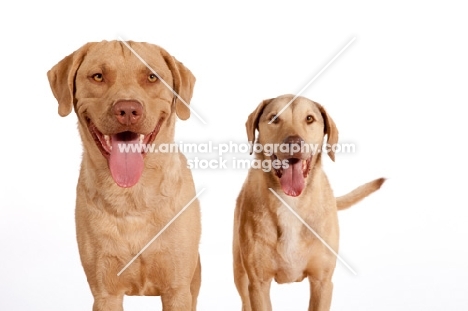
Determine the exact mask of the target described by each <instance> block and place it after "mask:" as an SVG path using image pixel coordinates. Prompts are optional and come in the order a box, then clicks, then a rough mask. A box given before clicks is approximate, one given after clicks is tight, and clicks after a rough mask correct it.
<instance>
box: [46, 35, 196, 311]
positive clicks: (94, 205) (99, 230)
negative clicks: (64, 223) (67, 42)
mask: <svg viewBox="0 0 468 311" xmlns="http://www.w3.org/2000/svg"><path fill="white" fill-rule="evenodd" d="M128 43H129V44H130V45H131V47H132V48H133V49H134V50H135V51H136V52H137V53H138V54H139V55H141V57H142V58H144V60H145V61H146V62H147V63H148V64H149V65H150V66H151V67H152V68H153V69H154V70H155V71H156V72H157V73H158V74H159V75H160V76H161V77H162V78H163V79H164V80H165V81H166V82H167V83H168V84H169V85H173V86H174V90H175V91H176V92H177V93H178V94H179V95H180V96H181V97H182V99H184V100H185V102H186V103H189V102H190V99H191V97H192V92H193V85H194V83H195V78H194V76H193V75H192V73H191V72H190V71H189V70H188V69H187V68H186V67H185V66H184V65H183V64H182V63H180V62H178V61H177V60H176V59H175V58H173V57H172V56H171V55H169V54H168V53H167V52H166V51H165V50H163V49H162V48H160V47H158V46H155V45H152V44H147V43H136V42H128ZM96 72H100V73H102V75H103V77H104V80H103V82H101V83H96V81H93V77H92V75H93V74H95V73H96ZM149 74H151V71H150V70H149V69H148V68H147V67H146V66H145V65H144V64H143V63H142V62H141V61H140V60H138V59H137V57H135V55H133V54H132V53H131V52H130V50H129V49H128V48H127V47H126V46H125V45H124V44H123V43H121V42H118V41H111V42H107V41H103V42H94V43H88V44H86V45H84V46H83V47H82V48H80V49H78V50H77V51H75V52H74V53H72V54H71V55H69V56H67V57H65V58H64V59H63V60H62V61H60V62H59V63H58V64H57V65H55V66H54V67H53V68H52V69H51V70H50V71H49V72H48V74H47V75H48V78H49V82H50V86H51V88H52V91H53V93H54V95H55V97H56V99H57V101H58V103H59V114H60V115H61V116H66V115H68V114H69V113H70V112H71V111H72V109H73V108H74V110H75V112H76V114H77V116H78V124H79V131H80V134H81V138H82V141H83V149H84V151H83V158H82V163H81V170H80V176H79V181H78V186H77V198H76V232H77V240H78V246H79V251H80V257H81V262H82V264H83V267H84V270H85V273H86V276H87V279H88V283H89V286H90V288H91V291H92V294H93V296H94V305H93V310H94V311H98V310H99V311H104V310H109V311H117V310H123V309H122V308H123V307H122V300H123V297H124V295H157V296H161V299H162V304H163V310H165V311H173V310H184V311H186V310H196V302H197V296H198V291H199V287H200V279H201V272H200V269H201V268H200V261H199V255H198V245H199V240H200V231H201V224H200V208H199V203H198V201H197V200H195V201H194V202H193V203H192V204H191V206H189V207H188V208H187V209H186V211H185V212H184V213H183V214H181V216H180V217H179V218H178V219H176V220H175V221H174V222H173V223H172V224H171V226H169V228H168V229H167V230H166V231H164V232H163V233H162V234H161V235H160V236H159V238H158V239H156V240H155V241H154V243H152V244H151V245H150V246H149V248H147V249H146V250H145V251H144V252H143V253H142V254H141V255H140V256H139V257H138V259H136V261H135V262H133V264H131V265H130V266H129V267H128V269H127V270H125V271H124V272H123V273H122V274H121V275H120V276H117V273H118V272H119V271H120V270H121V269H122V268H123V267H124V266H125V265H126V264H127V263H128V262H129V261H130V260H131V259H132V258H133V257H134V256H135V255H136V254H137V253H138V252H139V251H140V250H141V249H142V248H143V247H144V246H145V245H146V243H148V242H149V241H150V240H151V239H152V238H153V237H154V236H155V235H156V234H157V233H158V232H159V231H160V230H161V229H162V228H163V227H164V226H165V225H166V224H167V223H168V222H169V221H170V220H171V219H172V218H173V217H174V216H175V215H176V214H177V213H178V212H179V211H180V210H181V209H182V208H183V207H184V206H185V205H186V204H187V203H188V202H189V201H190V200H191V199H192V198H193V197H194V196H195V188H194V184H193V180H192V175H191V172H190V170H189V169H188V168H187V163H186V159H185V157H184V156H183V155H182V154H180V153H148V154H146V156H145V159H144V171H143V173H142V175H141V178H140V180H139V181H138V183H137V184H136V185H134V186H133V187H130V188H121V187H119V186H117V185H116V183H115V182H114V181H113V179H112V178H111V176H110V172H109V166H108V163H107V161H106V159H105V158H104V156H103V155H102V154H101V152H100V151H99V149H98V147H97V145H96V143H95V142H94V141H93V138H92V136H91V134H90V131H89V130H88V122H89V120H91V121H92V123H94V125H95V126H96V127H97V128H98V129H99V131H100V132H102V133H103V134H113V133H119V132H121V131H126V130H133V131H135V132H138V133H142V134H148V133H150V132H152V131H153V129H154V128H155V127H156V124H157V123H158V122H161V128H160V131H159V133H158V135H157V136H156V139H155V141H154V143H155V144H160V143H172V142H173V137H174V125H175V122H176V115H177V116H179V118H181V119H187V118H188V117H189V116H190V110H189V109H188V107H186V106H185V105H184V104H183V103H182V102H181V101H180V100H179V99H174V95H173V93H172V91H171V90H169V89H168V88H167V87H166V86H164V85H163V84H162V83H161V81H158V82H157V83H148V80H147V79H148V75H149ZM130 99H131V100H137V101H139V102H140V103H141V104H142V105H143V111H144V115H143V116H142V119H141V122H139V123H138V124H135V125H131V126H130V127H125V126H123V125H122V124H120V123H118V122H117V121H116V118H115V116H114V115H113V113H112V112H111V109H112V107H113V105H114V104H115V103H116V102H117V101H118V100H130Z"/></svg>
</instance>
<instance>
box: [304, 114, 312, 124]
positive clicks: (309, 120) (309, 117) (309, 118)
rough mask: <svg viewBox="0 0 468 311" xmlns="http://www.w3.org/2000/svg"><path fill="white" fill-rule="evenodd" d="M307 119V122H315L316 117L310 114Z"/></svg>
mask: <svg viewBox="0 0 468 311" xmlns="http://www.w3.org/2000/svg"><path fill="white" fill-rule="evenodd" d="M306 121H307V123H312V122H314V117H313V116H311V115H308V116H307V118H306Z"/></svg>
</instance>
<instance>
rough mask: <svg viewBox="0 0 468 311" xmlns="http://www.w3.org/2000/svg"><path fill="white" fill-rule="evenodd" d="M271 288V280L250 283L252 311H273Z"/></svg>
mask: <svg viewBox="0 0 468 311" xmlns="http://www.w3.org/2000/svg"><path fill="white" fill-rule="evenodd" d="M249 279H250V278H249ZM270 287H271V280H270V281H258V280H255V279H254V280H252V281H251V282H250V283H249V297H250V304H251V307H252V311H271V300H270Z"/></svg>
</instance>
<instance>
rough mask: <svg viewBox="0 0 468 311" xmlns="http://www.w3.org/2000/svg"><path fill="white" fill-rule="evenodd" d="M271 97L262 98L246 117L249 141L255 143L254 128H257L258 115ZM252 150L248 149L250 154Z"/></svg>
mask: <svg viewBox="0 0 468 311" xmlns="http://www.w3.org/2000/svg"><path fill="white" fill-rule="evenodd" d="M273 99H274V98H270V99H265V100H263V101H262V102H261V103H260V104H259V105H258V107H257V108H256V109H255V110H254V111H253V112H252V113H251V114H250V115H249V117H248V118H247V122H246V123H245V128H246V130H247V139H248V141H249V143H252V144H254V143H255V130H257V129H258V121H259V119H260V116H261V115H262V113H263V109H265V107H266V105H268V104H269V103H270V102H271V101H272V100H273ZM252 152H253V149H251V150H250V154H252Z"/></svg>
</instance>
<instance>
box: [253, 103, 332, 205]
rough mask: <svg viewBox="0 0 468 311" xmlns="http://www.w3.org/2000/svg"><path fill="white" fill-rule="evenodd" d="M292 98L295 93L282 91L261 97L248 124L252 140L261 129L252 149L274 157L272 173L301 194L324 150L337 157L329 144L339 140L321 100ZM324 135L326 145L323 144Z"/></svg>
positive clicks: (285, 188) (289, 189)
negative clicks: (285, 93) (277, 94)
mask: <svg viewBox="0 0 468 311" xmlns="http://www.w3.org/2000/svg"><path fill="white" fill-rule="evenodd" d="M292 99H294V95H283V96H280V97H277V98H273V99H267V100H264V101H262V102H261V103H260V105H259V106H258V107H257V109H255V111H254V112H252V113H251V114H250V115H249V118H248V119H247V123H246V128H247V137H248V140H249V142H251V143H254V142H255V140H256V139H255V132H256V130H258V133H259V134H258V138H257V140H256V144H257V146H256V147H255V148H253V151H255V152H258V154H257V157H259V158H260V159H261V160H263V161H265V160H266V161H272V170H271V171H270V173H269V174H272V175H274V176H273V178H275V179H277V180H278V181H279V184H280V185H281V188H282V190H283V191H284V193H285V194H286V195H289V196H299V195H300V194H301V193H302V191H303V190H304V188H305V186H306V184H307V177H308V176H309V172H310V170H311V169H312V168H313V166H314V165H315V164H316V163H318V162H317V161H318V160H319V159H320V154H321V151H322V150H323V149H325V150H326V151H327V153H328V155H329V157H330V158H331V159H332V160H333V161H334V160H335V154H334V152H333V148H329V147H330V146H334V145H335V144H336V143H337V142H338V129H337V128H336V125H335V122H333V120H332V118H331V117H330V116H329V115H328V113H327V112H326V111H325V109H324V108H323V107H322V106H321V105H319V104H318V103H315V102H313V101H311V100H309V99H307V98H304V97H297V98H296V99H294V101H292V102H291V100H292ZM290 102H291V103H290ZM288 104H289V105H288ZM325 136H327V142H326V144H327V145H326V147H327V148H323V147H324V139H325Z"/></svg>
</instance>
